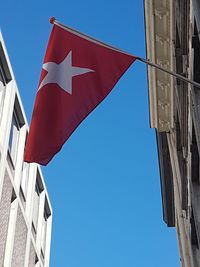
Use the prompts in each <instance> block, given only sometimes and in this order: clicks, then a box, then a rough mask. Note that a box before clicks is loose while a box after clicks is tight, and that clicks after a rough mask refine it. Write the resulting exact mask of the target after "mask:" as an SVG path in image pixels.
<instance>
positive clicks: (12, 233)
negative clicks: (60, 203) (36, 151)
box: [0, 34, 52, 267]
mask: <svg viewBox="0 0 200 267" xmlns="http://www.w3.org/2000/svg"><path fill="white" fill-rule="evenodd" d="M27 133H28V124H27V120H26V116H25V113H24V110H23V106H22V103H21V99H20V95H19V92H18V89H17V85H16V81H15V78H14V75H13V71H12V68H11V65H10V62H9V58H8V55H7V52H6V48H5V44H4V41H3V38H2V35H1V34H0V267H1V266H4V267H48V266H49V257H50V241H51V224H52V209H51V205H50V201H49V197H48V193H47V190H46V187H45V183H44V180H43V176H42V173H41V169H40V167H39V166H38V165H37V164H35V163H31V164H27V163H26V162H24V161H23V156H24V147H25V143H26V137H27Z"/></svg>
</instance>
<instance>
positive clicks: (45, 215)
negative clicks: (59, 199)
mask: <svg viewBox="0 0 200 267" xmlns="http://www.w3.org/2000/svg"><path fill="white" fill-rule="evenodd" d="M50 215H51V211H50V208H49V204H48V201H47V198H45V204H44V213H43V222H42V247H41V255H42V257H43V258H44V257H45V249H46V238H47V223H48V218H49V216H50Z"/></svg>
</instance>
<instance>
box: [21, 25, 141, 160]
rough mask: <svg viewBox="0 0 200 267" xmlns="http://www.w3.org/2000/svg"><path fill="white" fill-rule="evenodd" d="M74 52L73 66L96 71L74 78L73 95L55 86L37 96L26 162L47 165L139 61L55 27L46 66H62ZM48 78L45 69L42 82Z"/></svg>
mask: <svg viewBox="0 0 200 267" xmlns="http://www.w3.org/2000/svg"><path fill="white" fill-rule="evenodd" d="M70 51H72V65H73V66H76V67H81V68H89V69H92V70H94V72H88V73H86V74H83V75H79V76H75V77H73V78H72V94H69V93H68V92H66V91H65V90H63V89H61V88H60V86H59V85H58V84H56V83H49V84H46V85H44V86H43V87H42V88H41V89H40V90H39V91H38V92H37V95H36V100H35V106H34V110H33V115H32V121H31V126H30V131H29V135H28V140H27V144H26V149H25V161H26V162H36V163H39V164H42V165H46V164H47V163H48V162H49V161H50V160H51V158H52V157H53V156H54V155H55V154H56V153H57V152H58V151H59V150H60V149H61V147H62V146H63V144H64V143H65V141H66V140H67V139H68V138H69V137H70V135H71V134H72V133H73V131H74V130H75V129H76V128H77V126H78V125H79V124H80V123H81V121H82V120H83V119H84V118H85V117H86V116H87V115H88V114H89V113H90V112H91V111H92V110H93V109H94V108H95V107H96V106H97V105H98V104H99V103H100V102H101V101H102V100H103V99H104V98H105V97H106V96H107V95H108V93H109V92H110V91H111V90H112V88H113V87H114V85H115V84H116V83H117V81H118V80H119V79H120V77H121V76H122V75H123V73H124V72H125V71H126V70H127V68H128V67H129V66H130V65H131V64H132V63H133V62H134V61H135V60H136V58H135V57H134V56H129V55H127V54H124V53H122V52H118V51H115V50H113V49H110V48H108V47H105V46H102V45H100V44H97V43H94V42H92V41H89V40H87V39H85V38H82V37H80V36H78V35H76V34H74V33H71V32H69V31H67V30H65V29H62V28H61V27H59V26H56V25H54V27H53V29H52V33H51V36H50V39H49V43H48V47H47V51H46V55H45V58H44V63H47V62H55V63H57V64H59V63H60V62H62V61H63V59H64V58H65V57H66V56H67V55H68V53H69V52H70ZM46 75H47V71H46V70H44V69H42V72H41V77H40V82H39V85H40V83H41V82H42V80H43V79H44V77H45V76H46Z"/></svg>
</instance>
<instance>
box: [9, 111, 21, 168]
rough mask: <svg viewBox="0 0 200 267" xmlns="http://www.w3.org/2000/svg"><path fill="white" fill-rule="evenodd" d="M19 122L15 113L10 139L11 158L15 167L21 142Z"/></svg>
mask: <svg viewBox="0 0 200 267" xmlns="http://www.w3.org/2000/svg"><path fill="white" fill-rule="evenodd" d="M19 130H20V125H19V120H18V118H17V114H16V111H15V110H14V112H13V117H12V123H11V129H10V138H9V153H10V156H11V160H12V163H13V164H14V165H15V162H16V156H17V147H18V141H19Z"/></svg>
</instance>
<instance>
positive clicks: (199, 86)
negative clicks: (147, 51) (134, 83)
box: [137, 57, 200, 88]
mask: <svg viewBox="0 0 200 267" xmlns="http://www.w3.org/2000/svg"><path fill="white" fill-rule="evenodd" d="M137 60H140V61H142V62H144V63H146V64H148V65H150V66H152V67H154V68H157V69H159V70H162V71H164V72H166V73H168V74H170V75H172V76H174V77H176V78H178V79H180V80H182V81H184V82H186V83H190V84H192V85H194V86H195V87H198V88H200V84H199V83H197V82H195V81H192V80H190V79H188V78H186V77H184V76H182V75H180V74H177V73H175V72H173V71H170V70H167V69H165V68H163V67H161V66H159V65H158V64H155V63H153V62H151V61H150V60H147V59H144V58H140V57H137Z"/></svg>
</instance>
